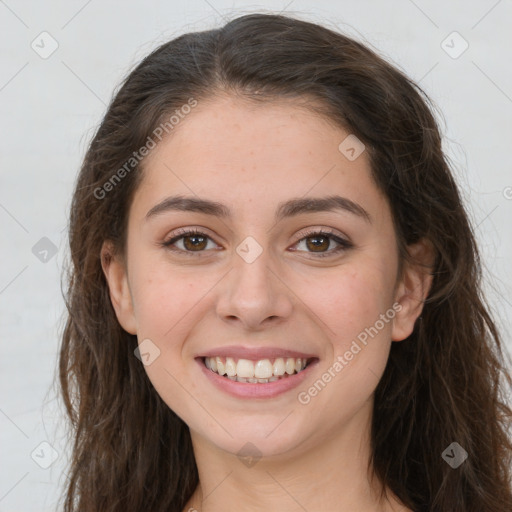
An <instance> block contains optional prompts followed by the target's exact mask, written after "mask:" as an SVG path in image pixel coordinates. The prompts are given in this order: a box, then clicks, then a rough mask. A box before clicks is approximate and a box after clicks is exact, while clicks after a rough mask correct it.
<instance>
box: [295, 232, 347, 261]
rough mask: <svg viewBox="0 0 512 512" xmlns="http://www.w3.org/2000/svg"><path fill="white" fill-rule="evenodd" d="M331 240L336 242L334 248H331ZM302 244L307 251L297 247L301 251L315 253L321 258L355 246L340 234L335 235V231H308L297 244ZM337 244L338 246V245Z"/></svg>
mask: <svg viewBox="0 0 512 512" xmlns="http://www.w3.org/2000/svg"><path fill="white" fill-rule="evenodd" d="M331 242H334V244H335V247H334V248H333V249H329V247H331ZM301 244H304V245H305V249H306V250H305V251H303V249H295V250H300V251H301V252H307V253H310V254H311V253H313V254H315V255H316V256H317V257H319V258H323V257H327V256H333V255H336V254H338V253H340V252H341V251H344V250H347V249H350V248H352V247H353V244H352V243H351V242H349V241H348V240H344V239H343V238H340V237H339V236H336V235H334V234H333V233H329V232H324V231H319V232H316V231H314V232H312V233H307V234H306V236H305V237H303V238H302V239H300V240H299V241H298V242H297V243H296V244H295V245H296V246H300V245H301ZM336 245H337V247H336Z"/></svg>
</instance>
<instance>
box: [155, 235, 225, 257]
mask: <svg viewBox="0 0 512 512" xmlns="http://www.w3.org/2000/svg"><path fill="white" fill-rule="evenodd" d="M209 241H211V242H212V243H213V240H211V238H210V237H209V236H208V235H206V234H205V233H202V232H200V231H197V230H182V231H181V232H180V233H179V234H177V235H176V236H174V237H172V238H171V239H170V240H168V241H166V242H163V243H162V245H163V246H164V247H166V248H167V249H169V250H171V251H173V252H176V253H183V254H186V255H194V253H196V254H197V255H199V254H200V253H202V252H205V250H206V249H207V248H208V242H209ZM179 244H181V245H182V247H180V246H179ZM213 245H214V247H213V248H215V247H217V246H216V244H214V243H213ZM210 248H211V247H210Z"/></svg>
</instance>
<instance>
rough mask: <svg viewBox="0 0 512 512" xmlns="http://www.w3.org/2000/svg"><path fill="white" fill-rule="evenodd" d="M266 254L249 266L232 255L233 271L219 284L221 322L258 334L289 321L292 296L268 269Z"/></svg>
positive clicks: (218, 310) (277, 276)
mask: <svg viewBox="0 0 512 512" xmlns="http://www.w3.org/2000/svg"><path fill="white" fill-rule="evenodd" d="M267 254H268V250H264V251H263V253H262V254H261V255H260V256H259V257H258V258H257V259H256V260H255V261H253V262H251V263H248V262H247V261H245V260H244V259H242V258H241V257H240V256H239V255H238V254H234V256H233V269H232V270H231V271H230V272H229V273H228V275H227V276H226V277H227V279H225V280H223V288H222V290H221V293H220V295H219V299H218V302H217V314H218V316H219V317H220V318H221V319H222V320H223V321H225V322H228V323H232V324H236V323H238V324H241V326H242V327H243V328H244V329H246V330H251V331H259V330H263V329H265V328H267V327H268V325H270V324H271V323H275V324H276V325H277V324H281V323H283V322H285V321H286V320H287V319H288V318H289V317H290V315H291V313H292V310H293V303H292V300H291V299H292V296H293V292H292V291H291V289H290V288H289V287H288V286H287V285H286V283H285V282H284V281H283V278H282V276H280V275H279V272H278V271H276V270H274V269H273V268H271V267H270V265H272V262H271V261H270V258H268V257H267ZM272 266H274V265H272Z"/></svg>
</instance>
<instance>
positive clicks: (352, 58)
mask: <svg viewBox="0 0 512 512" xmlns="http://www.w3.org/2000/svg"><path fill="white" fill-rule="evenodd" d="M219 92H223V93H226V92H227V93H233V94H238V95H243V96H244V97H246V98H249V99H251V98H252V99H254V100H255V101H265V100H267V99H275V98H284V97H287V98H292V99H293V98H296V99H297V100H299V99H301V98H310V99H314V100H316V101H315V102H311V105H313V103H314V104H315V105H316V107H315V109H316V111H317V112H318V113H319V114H321V115H324V116H326V117H327V118H328V119H330V120H331V121H333V122H335V123H337V124H338V125H340V126H342V127H344V128H347V129H349V130H350V133H353V134H355V135H356V136H357V137H358V138H359V139H360V140H361V141H363V143H365V145H366V146H367V148H368V154H369V156H370V161H371V167H372V173H373V177H374V180H375V182H376V183H377V185H378V187H379V188H380V190H381V191H382V192H383V193H384V194H385V196H386V197H387V199H388V202H389V205H390V208H391V211H392V215H393V220H394V224H395V230H396V233H397V238H398V241H399V247H400V257H401V259H402V261H403V259H404V258H406V257H407V253H406V250H405V249H406V246H407V245H409V244H413V243H415V242H416V241H418V240H419V239H420V238H425V239H427V240H429V241H430V243H431V244H432V246H433V247H434V249H435V254H436V260H435V267H434V269H433V283H432V288H431V290H430V293H429V296H428V298H427V300H426V302H425V304H424V308H423V313H422V317H421V320H419V321H418V322H417V323H416V326H415V329H414V332H413V333H412V334H411V336H410V337H409V339H408V340H407V341H405V342H402V343H393V344H392V349H391V353H390V356H389V361H388V363H387V367H386V370H385V372H384V375H383V377H382V379H381V381H380V382H379V384H378V387H377V389H376V391H375V405H374V414H373V423H372V446H371V449H372V457H371V461H370V462H371V464H372V465H373V468H374V470H375V475H376V476H378V478H379V479H380V480H381V481H382V482H383V484H384V485H385V486H387V487H388V488H390V489H391V490H392V491H393V492H394V493H395V494H396V495H397V496H398V497H399V498H400V499H401V500H402V502H403V503H404V504H405V505H407V506H408V507H409V508H411V509H413V510H414V511H439V512H470V511H475V512H510V511H511V510H512V490H511V469H510V464H511V458H512V444H511V438H510V425H511V419H512V411H511V409H510V406H509V404H507V398H506V397H505V396H504V392H505V390H508V389H510V387H511V386H512V379H511V376H510V373H509V371H508V369H507V366H506V365H505V364H504V363H502V362H501V361H502V360H503V358H504V357H505V356H504V354H503V352H504V351H503V347H502V342H501V340H500V335H499V333H498V331H497V328H496V326H495V324H494V322H493V320H492V318H491V317H490V314H489V312H488V311H489V308H488V306H487V305H486V304H485V301H484V299H483V297H482V294H481V274H482V272H481V264H480V260H479V254H478V250H477V247H476V245H475V238H474V234H473V231H472V227H471V225H470V224H469V221H468V216H467V214H466V212H465V209H464V207H463V204H462V202H461V198H460V195H459V192H458V189H457V186H456V184H455V182H454V179H453V177H452V174H451V171H450V168H449V165H448V163H447V160H446V158H445V156H444V154H443V152H442V149H441V137H440V134H439V130H438V127H437V124H436V121H435V118H434V115H433V111H434V107H433V106H432V103H431V102H430V100H429V99H428V97H427V96H426V95H425V93H424V92H423V91H422V90H421V89H420V88H419V87H418V86H417V85H416V84H414V83H413V82H412V81H411V80H410V79H408V78H407V77H406V76H405V75H404V74H402V73H401V72H400V71H398V70H397V69H395V68H394V67H393V66H391V65H390V64H388V63H387V62H386V61H385V60H383V59H382V58H381V57H379V56H378V55H377V54H376V53H375V52H374V51H372V50H370V49H369V48H367V47H365V46H364V45H362V44H360V43H358V42H356V41H354V40H352V39H351V38H348V37H346V36H344V35H341V34H339V33H336V32H334V31H332V30H329V29H327V28H324V27H321V26H318V25H316V24H313V23H309V22H306V21H301V20H298V19H295V18H292V17H289V16H281V15H271V14H252V15H247V16H242V17H239V18H236V19H234V20H232V21H230V22H229V23H227V24H226V25H225V26H223V27H221V28H219V29H216V30H208V31H203V32H195V33H189V34H185V35H182V36H180V37H178V38H176V39H174V40H172V41H170V42H168V43H166V44H163V45H162V46H160V47H159V48H158V49H156V50H155V51H153V52H152V53H151V54H150V55H149V56H147V57H146V58H145V59H144V60H143V61H142V62H141V63H140V64H139V65H138V66H137V67H136V68H135V69H134V70H133V71H132V72H131V73H130V74H129V76H128V77H127V78H126V79H125V80H124V82H123V84H122V86H121V87H120V89H119V91H118V92H117V94H116V95H115V97H114V99H113V100H112V102H111V104H110V106H109V107H108V110H107V112H106V114H105V117H104V119H103V121H102V122H101V125H100V126H99V128H98V130H97V132H96V134H95V136H94V138H93V140H92V142H91V143H90V146H89V149H88V151H87V154H86V156H85V159H84V162H83V165H82V168H81V171H80V174H79V176H78V179H77V183H76V187H75V191H74V195H73V201H72V205H71V211H70V226H69V243H70V255H71V261H70V265H69V272H68V274H67V278H68V290H67V296H66V303H67V309H68V317H67V323H66V326H65V329H64V332H63V336H62V346H61V352H60V367H59V372H60V374H59V375H60V385H61V388H62V396H63V400H64V404H65V407H66V410H67V414H68V416H69V418H70V422H71V429H70V431H71V432H72V435H71V440H72V443H73V447H72V460H71V466H70V473H69V479H68V483H67V489H66V490H67V492H66V495H65V497H64V501H65V503H64V510H65V511H66V512H70V511H80V512H93V511H94V512H99V511H109V512H115V511H119V512H130V511H137V512H139V511H140V510H151V511H153V512H157V511H173V512H181V510H182V508H183V506H184V505H185V503H186V502H187V500H188V498H189V497H190V496H191V495H192V493H193V491H194V490H195V488H196V486H197V484H198V472H197V467H196V463H195V460H194V455H193V451H192V445H191V439H190V433H189V429H188V427H187V425H186V424H185V423H184V422H183V421H182V420H181V419H180V418H179V417H177V415H176V414H175V413H174V412H173V411H172V410H170V409H169V407H168V406H167V405H166V404H165V403H164V402H163V400H162V399H161V398H160V397H159V395H158V394H157V392H156V391H155V389H154V388H153V386H152V385H151V383H150V381H149V379H148V377H147V375H146V373H145V371H144V368H143V365H142V364H141V362H140V361H139V360H138V359H137V358H136V357H135V356H134V350H135V348H136V347H137V339H136V336H133V335H130V334H128V333H127V332H125V331H124V330H123V329H122V328H121V326H120V325H119V323H118V321H117V318H116V315H115V313H114V310H113V308H112V305H111V302H110V298H109V293H108V288H107V283H106V280H105V277H104V274H103V271H102V267H101V261H100V249H101V246H102V243H103V242H104V241H105V240H111V241H113V242H114V244H115V247H116V250H118V251H119V253H120V254H123V251H124V248H125V234H126V226H127V217H128V211H129V207H130V204H131V200H132V197H133V194H134V191H135V190H136V188H137V186H138V184H139V183H140V180H141V176H142V174H143V172H142V167H143V163H144V162H143V160H142V162H138V161H137V162H133V161H131V160H130V159H131V158H132V157H133V154H134V152H137V151H138V150H139V149H140V148H141V147H143V146H144V145H145V144H147V143H148V140H149V139H148V137H152V134H153V135H154V133H155V129H156V128H157V127H158V126H159V125H160V124H161V123H163V122H165V120H167V119H169V115H171V114H172V113H173V112H175V111H176V109H180V108H181V107H182V106H183V105H186V104H187V103H190V100H191V98H193V99H194V101H198V102H201V101H205V100H207V99H209V98H211V97H214V96H215V95H216V94H218V93H219ZM318 105H320V107H318ZM311 108H313V107H311ZM192 115H193V114H192ZM177 129H179V128H177ZM127 162H131V163H130V165H129V166H128V167H127V166H126V163H127ZM122 168H124V170H125V172H118V170H119V169H122ZM114 175H116V176H117V178H119V179H117V178H116V179H113V177H114ZM107 182H108V183H110V186H106V183H107ZM453 442H456V443H458V444H459V445H460V446H461V447H462V448H463V449H464V450H466V452H467V453H468V458H467V460H466V461H465V462H464V463H462V464H461V465H460V466H459V467H457V468H455V469H454V468H452V467H451V466H450V465H449V464H448V463H447V462H445V460H443V457H442V454H443V452H444V451H445V450H446V449H447V448H449V447H450V445H451V444H452V443H453Z"/></svg>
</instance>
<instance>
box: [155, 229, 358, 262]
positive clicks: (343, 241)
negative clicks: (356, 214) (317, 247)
mask: <svg viewBox="0 0 512 512" xmlns="http://www.w3.org/2000/svg"><path fill="white" fill-rule="evenodd" d="M208 231H209V230H208V229H206V228H203V227H199V228H198V227H186V228H178V229H177V230H175V231H174V232H173V233H172V235H171V236H170V237H168V238H166V240H164V241H163V242H162V243H161V245H162V246H163V247H164V248H166V249H168V250H171V251H173V252H176V253H181V254H185V255H187V256H199V255H201V254H202V253H207V252H208V251H206V250H203V251H184V250H183V249H176V248H173V247H172V246H173V244H174V243H176V242H178V241H179V240H181V239H183V238H185V237H187V236H194V235H199V236H204V237H205V238H207V239H209V240H211V241H212V242H214V243H215V244H217V242H216V241H215V238H214V237H212V236H211V235H209V234H208ZM313 235H320V236H322V235H324V236H327V237H328V238H330V239H331V240H333V241H334V242H335V243H337V244H338V247H336V248H335V249H331V250H329V251H326V252H318V253H315V252H309V251H297V250H296V249H294V250H293V251H294V252H301V253H302V252H303V253H305V254H309V255H313V256H314V257H320V258H321V257H328V256H334V255H336V254H338V253H339V252H341V251H343V250H347V249H350V248H352V247H354V244H353V243H352V242H351V241H350V239H349V237H347V236H346V235H344V234H340V233H339V232H338V231H337V230H335V229H333V228H322V227H319V226H315V227H310V228H305V230H304V231H302V232H300V233H299V235H298V238H297V240H296V241H295V242H294V243H293V244H292V245H291V247H293V246H295V245H297V244H298V243H300V242H302V241H303V240H304V239H305V238H308V237H311V236H313ZM217 245H219V244H217Z"/></svg>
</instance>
